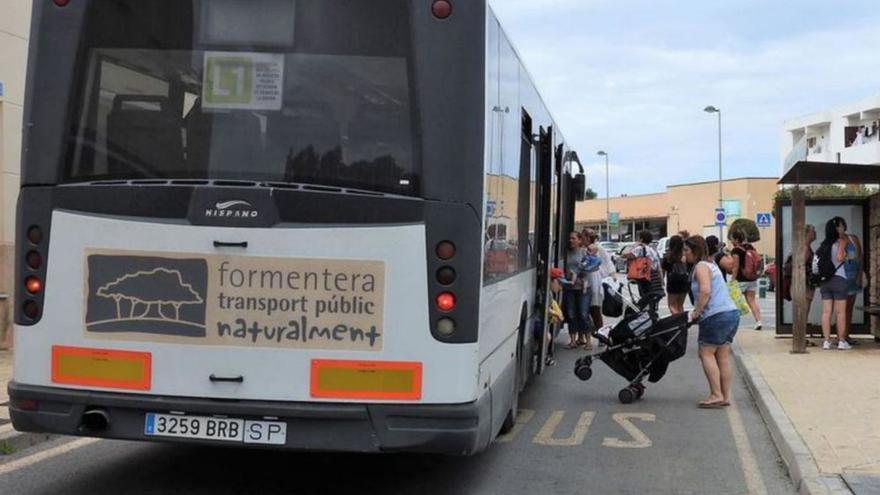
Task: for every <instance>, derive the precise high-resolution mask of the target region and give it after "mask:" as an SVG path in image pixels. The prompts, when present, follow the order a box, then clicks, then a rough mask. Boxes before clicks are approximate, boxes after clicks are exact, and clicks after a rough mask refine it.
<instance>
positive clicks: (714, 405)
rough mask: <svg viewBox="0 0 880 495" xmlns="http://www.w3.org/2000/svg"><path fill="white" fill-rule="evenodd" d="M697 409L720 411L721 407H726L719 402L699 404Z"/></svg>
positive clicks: (722, 402)
mask: <svg viewBox="0 0 880 495" xmlns="http://www.w3.org/2000/svg"><path fill="white" fill-rule="evenodd" d="M697 407H698V408H700V409H721V408H722V407H726V406H725V404H724V401H720V402H700V403H699V404H697Z"/></svg>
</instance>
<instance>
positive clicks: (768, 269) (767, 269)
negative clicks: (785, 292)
mask: <svg viewBox="0 0 880 495" xmlns="http://www.w3.org/2000/svg"><path fill="white" fill-rule="evenodd" d="M764 275H765V276H766V277H767V278H768V279H769V280H770V292H773V291H775V290H776V262H775V261H771V262H770V263H767V265H766V266H764Z"/></svg>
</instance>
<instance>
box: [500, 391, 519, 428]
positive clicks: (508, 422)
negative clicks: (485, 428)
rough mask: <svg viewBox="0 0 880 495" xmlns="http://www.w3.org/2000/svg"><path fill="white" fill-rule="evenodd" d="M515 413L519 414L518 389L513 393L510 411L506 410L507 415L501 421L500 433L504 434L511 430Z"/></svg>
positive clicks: (514, 420)
mask: <svg viewBox="0 0 880 495" xmlns="http://www.w3.org/2000/svg"><path fill="white" fill-rule="evenodd" d="M517 414H519V391H518V390H517V391H515V392H514V393H513V405H512V406H511V407H510V411H507V416H505V417H504V422H503V423H501V431H500V434H502V435H504V434H507V433H510V432H511V431H512V430H513V427H514V426H515V425H516V416H517Z"/></svg>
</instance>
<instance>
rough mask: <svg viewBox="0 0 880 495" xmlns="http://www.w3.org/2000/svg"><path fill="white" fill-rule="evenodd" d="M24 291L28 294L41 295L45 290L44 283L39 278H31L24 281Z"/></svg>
mask: <svg viewBox="0 0 880 495" xmlns="http://www.w3.org/2000/svg"><path fill="white" fill-rule="evenodd" d="M24 289H25V290H26V291H28V294H34V295H35V294H39V293H40V291H41V290H43V282H42V281H41V280H40V279H39V278H37V277H34V276H30V277H28V278H26V279H24Z"/></svg>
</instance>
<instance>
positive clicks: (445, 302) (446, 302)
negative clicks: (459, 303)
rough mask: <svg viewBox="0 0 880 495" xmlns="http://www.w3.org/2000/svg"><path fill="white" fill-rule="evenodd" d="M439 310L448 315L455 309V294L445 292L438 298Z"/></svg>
mask: <svg viewBox="0 0 880 495" xmlns="http://www.w3.org/2000/svg"><path fill="white" fill-rule="evenodd" d="M437 309H439V310H440V311H444V312H447V313H448V312H449V311H452V310H453V309H455V294H453V293H451V292H444V293H442V294H440V295H439V296H437Z"/></svg>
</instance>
